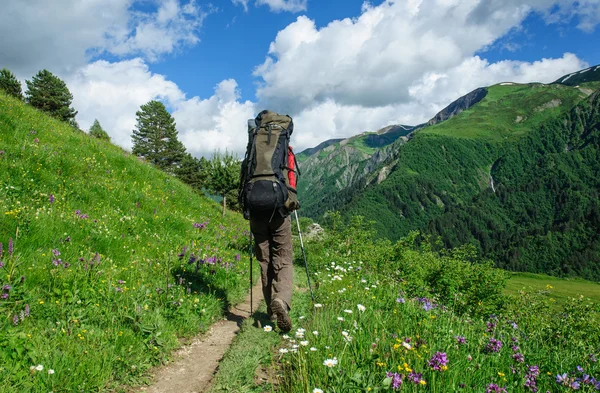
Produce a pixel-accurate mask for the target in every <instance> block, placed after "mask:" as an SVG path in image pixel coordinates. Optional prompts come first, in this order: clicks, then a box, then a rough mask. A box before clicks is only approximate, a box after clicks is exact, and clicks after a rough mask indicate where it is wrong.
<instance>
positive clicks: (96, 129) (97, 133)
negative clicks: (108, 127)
mask: <svg viewBox="0 0 600 393" xmlns="http://www.w3.org/2000/svg"><path fill="white" fill-rule="evenodd" d="M90 136H92V137H94V138H98V139H102V140H105V141H110V136H108V133H107V132H106V131H104V129H103V128H102V126H101V125H100V122H99V121H98V119H94V124H92V126H91V127H90Z"/></svg>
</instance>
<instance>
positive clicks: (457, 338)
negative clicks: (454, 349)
mask: <svg viewBox="0 0 600 393" xmlns="http://www.w3.org/2000/svg"><path fill="white" fill-rule="evenodd" d="M455 338H456V342H457V343H459V344H466V343H467V339H466V338H464V337H463V336H456V337H455Z"/></svg>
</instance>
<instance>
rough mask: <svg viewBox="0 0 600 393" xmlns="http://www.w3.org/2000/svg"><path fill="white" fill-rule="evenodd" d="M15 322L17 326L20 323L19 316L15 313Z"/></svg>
mask: <svg viewBox="0 0 600 393" xmlns="http://www.w3.org/2000/svg"><path fill="white" fill-rule="evenodd" d="M13 324H14V325H15V326H17V325H18V324H19V316H18V315H17V314H15V316H14V317H13Z"/></svg>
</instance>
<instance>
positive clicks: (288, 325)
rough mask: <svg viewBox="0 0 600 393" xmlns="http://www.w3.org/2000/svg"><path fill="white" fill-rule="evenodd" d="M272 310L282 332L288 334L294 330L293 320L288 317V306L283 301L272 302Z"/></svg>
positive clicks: (274, 300)
mask: <svg viewBox="0 0 600 393" xmlns="http://www.w3.org/2000/svg"><path fill="white" fill-rule="evenodd" d="M271 310H273V314H275V316H276V317H277V326H278V327H279V329H281V331H282V332H284V333H287V332H289V331H290V330H292V320H291V319H290V316H289V315H288V311H287V306H286V305H285V303H284V302H283V300H281V299H273V301H272V302H271Z"/></svg>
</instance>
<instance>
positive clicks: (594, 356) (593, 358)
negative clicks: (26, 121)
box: [0, 244, 598, 363]
mask: <svg viewBox="0 0 600 393" xmlns="http://www.w3.org/2000/svg"><path fill="white" fill-rule="evenodd" d="M0 246H2V245H1V244H0ZM1 248H2V247H0V255H2V252H1ZM588 359H590V362H593V363H596V362H597V361H598V359H596V355H594V354H593V353H590V354H589V356H588Z"/></svg>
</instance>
